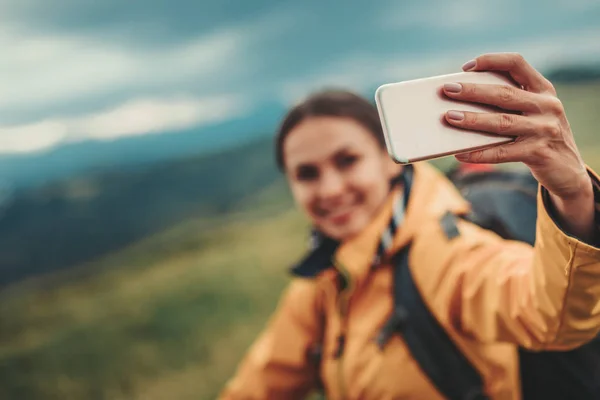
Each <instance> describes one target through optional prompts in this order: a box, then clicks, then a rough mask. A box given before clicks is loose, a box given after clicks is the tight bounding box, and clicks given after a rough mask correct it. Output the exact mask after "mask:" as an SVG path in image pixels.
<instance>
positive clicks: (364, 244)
mask: <svg viewBox="0 0 600 400" xmlns="http://www.w3.org/2000/svg"><path fill="white" fill-rule="evenodd" d="M408 168H412V169H413V171H412V179H411V183H410V190H409V193H408V196H406V197H407V203H406V206H405V211H404V219H403V220H402V221H401V223H400V226H398V228H397V229H396V231H395V234H394V235H393V238H392V241H391V244H390V245H389V247H388V248H387V251H386V252H385V253H384V254H383V258H382V262H384V263H385V261H386V258H387V257H389V256H390V255H392V254H394V253H396V252H397V251H398V250H400V249H401V248H402V247H404V246H405V245H407V244H408V243H409V242H410V241H411V240H412V238H413V237H414V235H415V234H416V233H417V232H418V230H419V227H420V226H422V225H423V224H424V223H427V222H428V221H431V220H439V219H440V218H441V217H442V216H443V215H444V214H445V213H446V212H448V211H450V212H452V213H455V214H465V213H467V212H468V211H469V204H468V203H467V202H466V200H464V199H463V198H462V197H461V196H460V194H459V192H458V190H457V189H456V188H455V187H454V185H453V184H452V183H451V182H450V181H449V180H448V179H446V177H444V176H443V175H442V174H441V173H440V172H439V171H437V170H436V169H435V168H433V167H432V166H430V165H429V164H427V163H417V164H414V166H413V165H411V166H408ZM403 195H404V185H396V186H393V187H392V190H391V191H390V195H389V196H388V198H387V200H386V202H385V204H384V206H383V207H382V209H381V211H380V212H379V214H378V215H377V216H376V217H375V218H374V219H373V220H372V221H371V222H370V224H369V225H368V226H367V227H366V228H365V229H364V230H363V231H362V232H361V233H360V234H359V235H357V236H355V237H353V238H350V239H349V240H347V241H345V242H344V243H338V242H336V241H334V240H332V239H330V238H327V237H321V238H320V240H318V241H317V243H316V245H315V246H314V248H313V249H312V250H311V251H310V252H308V254H307V255H306V256H305V257H304V258H303V259H302V260H301V261H300V262H299V263H298V264H296V265H295V266H294V267H293V268H292V271H291V272H292V273H293V274H294V275H297V276H302V277H314V276H316V275H318V274H319V273H320V272H321V271H324V270H326V269H328V268H330V267H331V266H332V264H335V265H336V266H337V267H338V268H342V269H343V270H344V273H345V274H347V275H349V278H350V279H351V280H352V281H353V282H355V283H360V281H362V280H364V278H365V277H366V276H367V274H368V272H369V271H370V270H371V266H372V265H373V259H374V256H375V255H376V254H377V250H378V247H379V246H380V243H381V240H382V235H383V234H384V232H385V231H386V229H388V228H389V226H390V222H391V221H392V216H393V215H394V209H395V205H396V201H397V199H398V198H399V196H402V197H404V196H403Z"/></svg>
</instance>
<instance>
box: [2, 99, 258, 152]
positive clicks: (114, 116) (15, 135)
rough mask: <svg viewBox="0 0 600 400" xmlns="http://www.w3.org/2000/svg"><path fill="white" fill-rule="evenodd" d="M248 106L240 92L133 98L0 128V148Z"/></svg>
mask: <svg viewBox="0 0 600 400" xmlns="http://www.w3.org/2000/svg"><path fill="white" fill-rule="evenodd" d="M250 109H251V106H250V103H249V102H248V101H246V100H245V99H244V97H242V96H236V95H229V96H221V97H210V98H191V97H185V96H173V97H168V98H158V99H152V98H148V99H144V98H142V99H137V100H133V101H130V102H127V103H124V104H122V105H120V106H118V107H115V108H112V109H108V110H105V111H102V112H97V113H93V114H89V115H84V116H80V117H76V118H57V119H49V120H45V121H41V122H36V123H32V124H27V125H19V126H12V127H4V128H1V127H0V153H26V152H34V151H41V150H47V149H49V148H52V147H55V146H58V145H60V144H64V143H68V142H76V141H83V140H114V139H117V138H122V137H127V136H136V135H145V134H151V133H159V132H160V133H162V132H168V131H172V130H175V131H176V130H182V129H185V128H190V127H198V126H202V125H207V124H211V123H216V122H219V121H223V120H226V119H230V118H233V117H236V116H239V115H242V114H244V113H247V112H249V111H250Z"/></svg>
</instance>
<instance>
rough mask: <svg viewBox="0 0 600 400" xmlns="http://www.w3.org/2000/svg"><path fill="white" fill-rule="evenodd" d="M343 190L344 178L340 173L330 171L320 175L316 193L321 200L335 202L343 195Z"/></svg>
mask: <svg viewBox="0 0 600 400" xmlns="http://www.w3.org/2000/svg"><path fill="white" fill-rule="evenodd" d="M344 189H345V183H344V177H343V176H342V175H341V174H340V173H338V172H336V171H332V170H328V171H324V172H323V173H322V175H321V179H320V180H319V193H318V194H319V198H320V199H321V200H324V201H327V200H335V199H336V198H338V197H340V196H342V195H343V193H344Z"/></svg>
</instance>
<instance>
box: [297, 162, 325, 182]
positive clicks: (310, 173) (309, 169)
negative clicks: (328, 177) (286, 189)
mask: <svg viewBox="0 0 600 400" xmlns="http://www.w3.org/2000/svg"><path fill="white" fill-rule="evenodd" d="M318 177H319V170H318V169H317V168H316V167H314V166H311V165H303V166H301V167H298V169H297V170H296V179H298V180H299V181H312V180H315V179H317V178H318Z"/></svg>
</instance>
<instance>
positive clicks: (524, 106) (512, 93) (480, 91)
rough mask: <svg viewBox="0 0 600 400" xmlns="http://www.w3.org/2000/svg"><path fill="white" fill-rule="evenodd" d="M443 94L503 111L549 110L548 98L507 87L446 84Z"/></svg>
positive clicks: (527, 111)
mask: <svg viewBox="0 0 600 400" xmlns="http://www.w3.org/2000/svg"><path fill="white" fill-rule="evenodd" d="M444 93H445V94H446V95H447V96H448V97H451V98H453V99H457V100H463V101H470V102H475V103H481V104H489V105H493V106H496V107H500V108H502V109H505V110H513V111H522V112H526V113H541V112H542V111H543V110H546V109H549V108H550V107H551V105H550V102H551V100H550V96H546V95H540V94H537V93H531V92H527V91H525V90H521V89H519V88H516V87H512V86H508V85H489V84H476V83H463V82H460V83H459V82H457V83H447V84H445V85H444Z"/></svg>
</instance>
